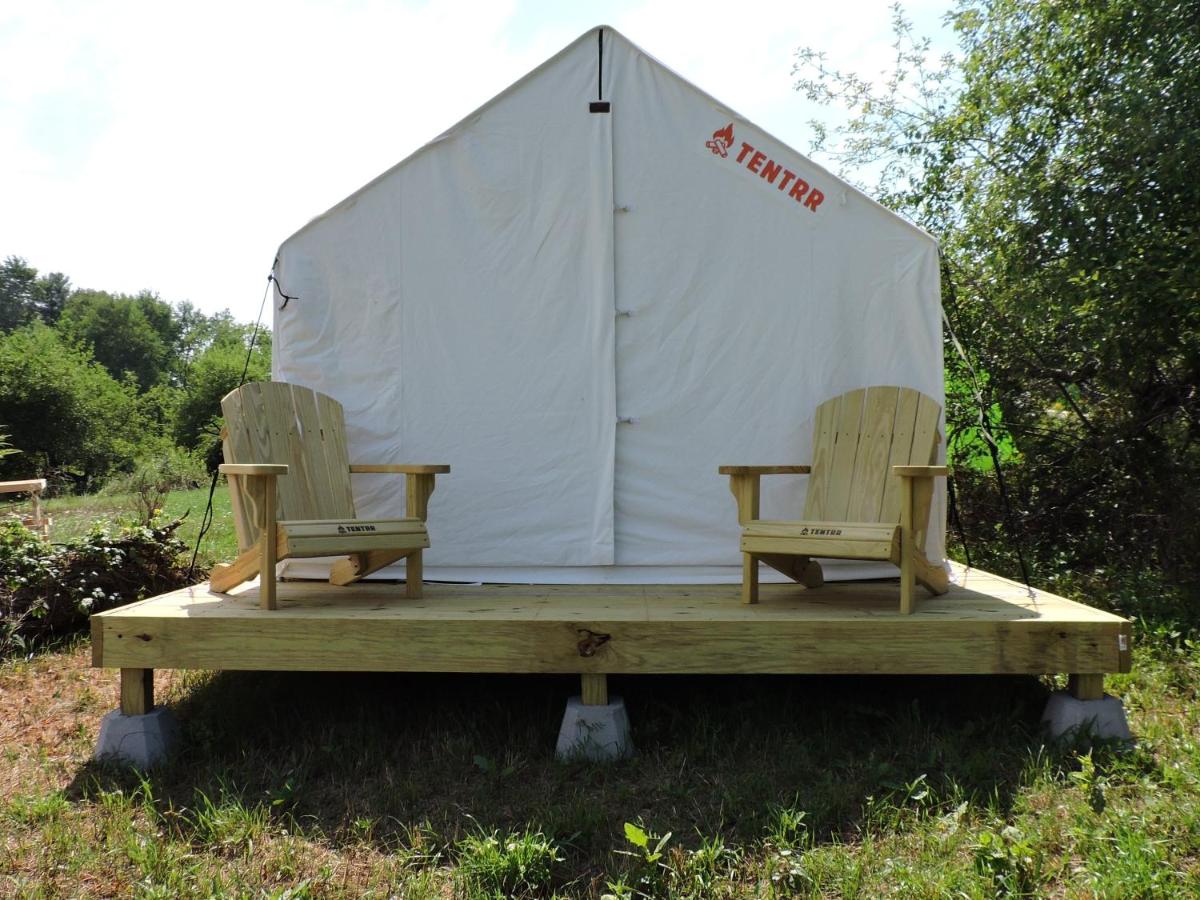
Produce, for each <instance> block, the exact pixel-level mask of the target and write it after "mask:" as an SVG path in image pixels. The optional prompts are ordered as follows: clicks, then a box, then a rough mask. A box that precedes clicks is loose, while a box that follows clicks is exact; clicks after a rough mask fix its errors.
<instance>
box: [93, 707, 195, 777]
mask: <svg viewBox="0 0 1200 900" xmlns="http://www.w3.org/2000/svg"><path fill="white" fill-rule="evenodd" d="M178 743H179V723H178V722H176V720H175V716H174V715H172V713H171V711H170V710H169V709H167V708H166V707H163V706H160V707H158V708H157V709H154V710H152V711H151V712H148V713H146V714H145V715H144V716H127V715H125V714H123V713H122V712H121V711H120V710H119V709H116V710H113V711H112V712H110V713H109V714H108V715H106V716H105V717H104V718H103V719H102V720H101V721H100V737H99V738H98V739H97V740H96V752H95V754H94V756H95V758H96V759H98V760H107V761H111V762H118V763H123V764H125V765H129V766H133V767H134V768H137V769H152V768H154V767H155V766H156V765H158V764H159V763H161V762H162V761H163V760H165V759H166V758H167V756H168V755H169V754H170V753H171V751H172V750H173V749H174V748H175V746H176V744H178Z"/></svg>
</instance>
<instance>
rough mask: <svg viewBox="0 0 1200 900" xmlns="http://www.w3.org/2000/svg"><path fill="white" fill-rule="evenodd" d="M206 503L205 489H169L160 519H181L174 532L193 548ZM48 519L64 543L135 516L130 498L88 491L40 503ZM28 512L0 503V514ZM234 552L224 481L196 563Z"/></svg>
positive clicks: (25, 508)
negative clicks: (210, 524)
mask: <svg viewBox="0 0 1200 900" xmlns="http://www.w3.org/2000/svg"><path fill="white" fill-rule="evenodd" d="M207 503H208V488H207V487H203V488H196V489H195V490H190V491H172V492H171V493H170V494H168V495H167V500H166V502H165V503H164V505H163V511H162V518H163V519H164V520H166V521H170V520H172V519H178V518H182V519H183V525H181V526H180V528H179V531H178V532H177V534H178V535H179V538H180V540H182V541H183V542H184V543H185V544H187V545H188V547H189V548H190V547H194V546H195V543H196V535H197V534H198V533H199V530H200V522H201V520H202V519H203V517H204V509H205V506H206V505H207ZM43 506H44V507H45V509H46V511H47V512H48V513H49V515H50V516H51V518H53V519H54V529H53V531H52V533H51V540H53V541H60V542H63V543H66V542H68V541H71V540H73V539H75V538H78V537H82V536H83V535H85V534H87V532H88V530H89V529H91V528H92V527H93V526H95V525H96V524H98V523H99V524H104V525H108V524H111V523H114V522H117V521H119V520H121V519H131V518H135V517H136V510H137V507H136V504H135V503H134V500H133V497H132V496H129V495H122V494H88V495H86V496H78V497H55V498H53V499H50V500H47V501H45V503H44V504H43ZM27 511H28V503H27V502H11V501H10V502H5V503H0V517H2V516H5V515H8V514H16V515H19V514H20V513H22V512H27ZM236 555H237V535H236V534H235V533H234V528H233V513H232V511H231V510H230V506H229V488H228V487H227V486H226V485H225V483H224V482H221V483H220V484H218V485H217V490H216V492H215V493H214V494H213V523H212V527H211V528H210V529H209V531H208V534H206V535H205V537H204V543H203V545H202V546H201V548H200V555H199V557H198V562H199V563H200V564H201V565H204V566H209V565H211V564H212V563H214V562H216V561H218V560H222V559H225V560H229V559H232V558H233V557H234V556H236Z"/></svg>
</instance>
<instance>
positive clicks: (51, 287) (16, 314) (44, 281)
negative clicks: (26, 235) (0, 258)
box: [0, 256, 71, 332]
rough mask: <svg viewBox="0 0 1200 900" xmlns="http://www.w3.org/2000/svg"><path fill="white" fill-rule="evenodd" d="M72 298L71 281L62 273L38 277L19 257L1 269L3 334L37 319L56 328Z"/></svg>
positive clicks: (0, 320) (0, 293) (35, 270)
mask: <svg viewBox="0 0 1200 900" xmlns="http://www.w3.org/2000/svg"><path fill="white" fill-rule="evenodd" d="M70 295H71V281H70V279H68V278H67V276H66V275H63V274H62V273H61V272H51V273H50V274H49V275H46V276H43V277H38V273H37V269H35V268H33V267H32V266H30V265H29V264H28V263H26V262H25V260H23V259H21V257H19V256H10V257H8V259H6V260H5V261H4V264H3V265H2V266H0V331H4V332H9V331H12V330H13V329H14V328H19V327H21V326H22V325H24V324H26V323H27V322H29V321H31V320H32V319H33V318H34V317H38V318H40V319H41V320H42V321H43V322H45V323H46V324H47V325H53V324H54V323H55V322H56V321H57V320H58V317H59V314H60V313H61V312H62V308H63V306H64V305H65V304H66V302H67V298H68V297H69V296H70Z"/></svg>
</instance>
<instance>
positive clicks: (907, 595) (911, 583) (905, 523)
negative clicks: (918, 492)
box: [900, 478, 917, 615]
mask: <svg viewBox="0 0 1200 900" xmlns="http://www.w3.org/2000/svg"><path fill="white" fill-rule="evenodd" d="M913 488H914V485H913V481H912V479H911V478H906V479H905V484H904V486H903V487H902V488H901V489H900V612H902V613H904V614H905V615H911V614H912V612H913V611H914V610H915V609H916V605H915V604H916V598H915V597H914V594H915V587H916V575H917V573H916V567H915V564H914V559H915V556H916V551H917V548H916V544H915V543H914V538H915V535H914V533H913Z"/></svg>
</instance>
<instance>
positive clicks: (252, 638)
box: [97, 582, 1128, 674]
mask: <svg viewBox="0 0 1200 900" xmlns="http://www.w3.org/2000/svg"><path fill="white" fill-rule="evenodd" d="M292 586H293V585H292V584H290V583H288V584H282V585H280V588H281V592H283V591H285V590H286V589H289V588H291V587H292ZM442 587H443V586H441V585H429V586H428V589H429V593H430V595H431V596H430V597H429V599H428V600H427V601H423V602H421V603H415V602H414V601H406V600H404V599H403V598H401V597H400V596H399V593H400V591H401V590H402V589H398V588H396V587H394V586H393V587H392V588H391V593H390V596H391V597H392V598H393V599H392V602H390V603H387V604H380V603H379V601H378V599H377V598H376V599H372V600H371V601H370V606H368V605H364V604H363V603H362V601H361V600H360V601H358V602H359V605H358V606H355V607H354V608H353V612H354V614H353V615H351V614H350V610H348V609H347V606H348V604H350V603H353V602H355V601H353V600H352V599H348V600H345V601H339V600H337V599H336V598H339V597H340V598H354V597H357V596H358V595H359V594H360V591H370V588H369V587H368V586H366V585H360V586H358V587H356V588H355V589H354V590H350V591H341V590H337V589H331V588H329V587H328V585H325V586H323V587H322V595H324V596H327V597H328V596H332V597H334V598H335V599H333V600H329V601H325V602H326V605H325V606H323V607H320V608H319V609H312V610H310V609H306V608H302V607H298V606H297V605H296V604H297V602H299V601H296V600H294V599H293V600H292V601H291V602H289V601H288V600H287V599H286V597H285V599H284V600H282V601H281V605H280V609H279V610H278V611H276V612H273V613H264V612H261V611H259V610H257V609H255V607H254V604H253V603H252V602H251V603H246V601H245V600H242V601H241V604H242V607H243V609H242V610H241V613H242V614H241V615H216V614H210V615H195V614H189V615H185V616H178V615H171V616H160V615H156V614H155V607H154V605H153V604H150V605H142V606H141V607H139V610H138V612H137V614H136V615H126V616H125V617H121V616H112V615H110V614H107V613H106V614H103V615H100V616H97V619H98V621H100V623H101V625H100V627H101V628H102V629H103V631H104V638H103V661H102V662H103V665H106V666H119V667H129V668H133V667H137V668H154V667H171V668H211V669H277V670H318V671H320V670H330V671H347V670H359V671H362V670H371V671H461V672H508V671H511V672H563V673H580V672H583V673H589V672H594V673H599V672H608V673H618V672H628V673H639V672H640V673H654V672H659V673H706V672H711V673H741V672H764V673H767V672H778V673H786V672H795V673H801V672H828V673H894V674H946V673H962V674H987V673H997V674H1012V673H1053V672H1092V673H1095V672H1105V671H1117V670H1118V667H1119V666H1120V665H1121V660H1120V655H1119V652H1118V636H1119V634H1120V633H1121V632H1122V629H1125V628H1127V627H1128V623H1125V622H1122V621H1121V620H1120V619H1118V618H1117V617H1115V616H1109V617H1107V618H1102V619H1098V620H1095V621H1089V620H1084V619H1075V620H1066V619H1059V620H1055V619H1051V618H1048V617H1039V616H1037V615H1028V616H1027V617H1025V618H1007V619H1005V618H1000V617H998V616H997V615H996V614H995V612H994V611H993V613H992V617H991V618H976V619H970V618H953V617H952V613H951V612H947V610H953V609H954V604H952V603H949V604H948V603H945V602H941V603H939V602H938V600H936V599H935V600H930V601H929V602H928V603H922V605H921V608H920V609H919V610H918V612H917V613H916V614H915V615H912V616H900V615H899V614H898V612H897V611H896V600H895V598H896V587H895V583H894V582H893V583H891V584H889V585H886V586H885V587H886V590H885V591H884V592H883V593H882V594H879V595H878V596H880V598H881V599H880V601H879V602H878V603H876V604H875V605H874V606H873V608H871V609H869V610H868V611H867V612H866V613H864V612H863V611H862V610H859V612H858V617H857V618H848V617H847V614H846V612H845V611H844V610H843V611H842V612H841V613H840V614H839V612H838V610H836V609H834V610H832V611H831V610H830V609H829V608H828V603H829V600H828V599H827V598H828V596H829V595H830V590H829V588H830V586H829V585H827V586H826V587H824V588H819V589H814V590H809V591H801V590H798V589H797V588H796V587H795V586H788V588H787V592H783V591H779V590H773V588H776V587H779V586H774V585H764V586H763V587H762V589H761V590H762V592H763V595H762V598H761V602H760V603H759V604H756V605H741V604H738V603H736V602H731V601H732V599H733V596H734V594H733V592H734V591H736V589H735V588H732V587H731V586H725V587H724V588H723V595H724V599H722V601H721V603H720V606H719V607H713V609H718V608H719V609H720V610H722V611H723V612H725V613H727V614H728V615H729V616H730V617H729V618H725V619H723V620H721V619H715V618H713V619H709V618H705V612H706V611H707V610H708V608H709V607H708V605H707V604H706V603H705V602H704V601H703V597H705V596H708V595H707V594H706V592H703V591H699V592H697V591H695V590H694V589H695V587H696V586H684V587H688V588H692V589H693V590H692V591H683V590H679V587H680V586H673V588H666V587H662V588H659V590H661V591H664V592H667V593H669V595H670V596H673V597H674V598H676V602H675V603H674V604H673V605H672V606H671V607H670V608H668V609H661V610H659V611H658V612H657V613H656V614H655V615H654V616H653V617H652V618H650V619H647V618H646V617H645V610H646V608H647V607H646V606H645V604H644V603H643V602H641V600H640V599H639V598H638V597H637V596H635V595H630V594H628V593H625V594H623V595H613V596H611V597H609V599H610V601H612V600H613V598H614V597H617V596H623V597H624V598H625V599H624V600H623V601H622V603H621V604H618V606H617V608H615V609H613V610H608V611H605V610H603V609H601V608H600V607H598V606H597V607H595V608H592V609H591V612H592V613H594V615H587V612H586V611H584V615H583V617H567V616H561V617H559V618H555V617H554V616H555V614H556V612H557V610H558V608H559V607H558V604H556V603H549V604H541V605H538V604H533V605H527V606H523V607H521V610H522V611H521V612H520V613H519V614H517V613H514V612H513V611H512V604H513V600H512V599H511V598H512V597H513V596H514V594H513V592H511V591H510V592H498V593H500V594H501V595H502V596H506V597H509V598H510V599H509V600H508V601H507V603H508V607H507V611H506V610H505V609H496V610H494V611H493V612H492V613H486V612H481V611H480V609H479V606H480V603H481V598H480V597H478V596H474V595H469V594H467V592H457V593H456V591H454V590H450V591H442V590H439V589H440V588H442ZM591 587H592V589H593V590H595V589H596V587H595V586H591ZM302 593H304V592H293V593H292V597H293V598H294V597H297V596H299V595H301V594H302ZM483 595H484V596H487V592H483ZM318 596H320V595H318ZM454 596H474V603H473V604H472V603H470V602H464V603H463V604H462V605H461V606H460V607H459V608H458V609H457V610H454V609H450V610H448V609H447V608H446V604H447V603H449V602H451V600H450V598H453V597H454ZM822 596H824V597H825V598H826V599H825V600H821V598H822ZM787 597H807V598H816V599H815V601H814V600H807V601H805V600H800V601H796V607H795V608H788V604H789V603H790V602H791V601H789V600H787V599H785V598H787ZM239 599H240V598H226V600H225V601H223V603H222V605H223V606H225V607H226V608H229V607H232V606H236V605H237V603H236V601H237V600H239ZM689 603H692V604H693V605H695V606H696V610H695V611H694V612H689V606H688V604H689ZM822 603H824V604H826V608H825V609H824V610H823V611H822V610H821V609H820V607H821V605H822ZM371 606H373V607H374V608H371ZM418 607H420V609H418ZM650 608H651V609H653V608H654V607H653V605H652V606H651V607H650ZM931 608H932V609H934V610H935V611H933V612H930V609H931ZM1013 608H1014V609H1015V608H1016V607H1013ZM803 609H810V610H812V611H814V613H815V614H816V615H815V616H814V617H808V616H806V615H804V614H803V613H801V612H799V611H798V610H803ZM1093 612H1097V611H1093ZM310 613H317V614H310ZM818 616H819V617H818ZM589 636H590V642H591V643H590V645H589V644H587V641H588V640H589ZM597 636H599V637H600V638H602V640H597ZM581 642H584V643H585V646H590V647H591V655H581V649H580V645H581Z"/></svg>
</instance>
